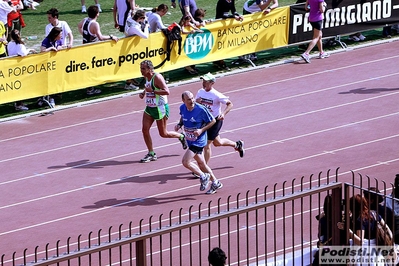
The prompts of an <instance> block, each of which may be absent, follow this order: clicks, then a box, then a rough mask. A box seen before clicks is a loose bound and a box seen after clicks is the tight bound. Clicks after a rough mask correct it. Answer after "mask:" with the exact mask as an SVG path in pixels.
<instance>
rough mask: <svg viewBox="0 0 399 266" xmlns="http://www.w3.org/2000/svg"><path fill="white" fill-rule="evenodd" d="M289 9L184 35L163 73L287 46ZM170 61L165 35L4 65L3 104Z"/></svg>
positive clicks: (1, 62) (0, 98)
mask: <svg viewBox="0 0 399 266" xmlns="http://www.w3.org/2000/svg"><path fill="white" fill-rule="evenodd" d="M288 12H289V8H288V7H286V8H278V9H275V10H273V12H271V13H270V14H268V15H263V14H262V13H261V12H259V13H256V14H251V15H246V16H245V17H244V20H243V21H242V22H240V21H236V20H234V19H227V20H218V21H214V22H213V23H210V24H207V25H206V27H203V28H202V29H203V31H204V32H203V33H194V34H187V35H185V34H183V42H182V52H181V54H180V55H179V54H177V51H178V47H177V46H178V44H177V42H176V43H175V44H174V46H173V49H172V53H171V60H170V61H167V62H166V63H165V64H164V65H163V66H162V67H161V68H159V69H157V71H158V72H165V71H170V70H174V69H177V68H182V67H184V66H187V65H193V64H201V63H206V62H212V61H216V60H221V59H225V58H231V57H236V56H239V55H243V54H247V53H252V52H256V51H262V50H267V49H271V48H277V47H281V46H285V45H287V42H288V35H287V29H288V23H289V21H288V14H289V13H288ZM164 58H166V39H165V37H164V35H163V33H161V32H158V33H152V34H150V37H149V38H148V39H142V38H140V37H137V36H135V37H129V38H122V39H120V40H119V41H118V42H117V43H115V42H114V41H104V42H98V43H93V44H88V45H81V46H76V47H73V48H71V49H68V50H61V51H58V52H46V53H40V54H35V55H29V56H26V57H10V58H6V59H3V60H0V65H1V68H0V104H1V103H7V102H13V101H17V100H23V99H29V98H34V97H40V96H43V95H51V94H55V93H62V92H66V91H71V90H77V89H83V88H87V87H90V86H95V85H99V84H104V83H110V82H117V81H121V80H125V79H131V78H136V77H139V76H141V73H140V66H139V65H140V62H141V61H143V60H151V61H152V62H153V64H154V66H156V65H158V64H160V63H161V62H162V60H163V59H164Z"/></svg>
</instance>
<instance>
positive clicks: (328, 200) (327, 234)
mask: <svg viewBox="0 0 399 266" xmlns="http://www.w3.org/2000/svg"><path fill="white" fill-rule="evenodd" d="M316 219H317V220H318V221H319V225H318V230H317V237H318V239H319V240H318V241H317V247H318V248H321V247H323V246H325V245H331V240H332V197H331V195H327V196H326V197H325V198H324V204H323V212H322V213H320V214H319V215H317V216H316ZM319 257H320V253H319V250H318V251H317V252H316V253H315V255H314V260H313V263H312V266H318V265H320V264H319Z"/></svg>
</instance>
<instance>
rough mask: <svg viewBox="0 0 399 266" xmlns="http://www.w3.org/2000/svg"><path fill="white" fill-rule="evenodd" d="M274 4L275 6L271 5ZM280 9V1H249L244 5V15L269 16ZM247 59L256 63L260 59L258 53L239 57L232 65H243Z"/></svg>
mask: <svg viewBox="0 0 399 266" xmlns="http://www.w3.org/2000/svg"><path fill="white" fill-rule="evenodd" d="M271 3H273V4H271ZM277 7H278V0H266V1H263V0H255V1H253V0H247V1H246V2H245V3H244V7H243V15H247V14H253V13H256V12H262V11H263V14H265V15H267V14H269V13H270V12H271V11H272V10H273V9H275V8H277ZM245 59H249V60H251V61H255V60H257V59H258V57H257V55H256V53H252V54H250V55H249V54H248V55H245V56H239V57H238V59H237V60H235V61H233V62H232V64H234V65H241V64H242V63H244V62H245Z"/></svg>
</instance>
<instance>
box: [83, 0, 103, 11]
mask: <svg viewBox="0 0 399 266" xmlns="http://www.w3.org/2000/svg"><path fill="white" fill-rule="evenodd" d="M80 2H81V4H82V13H86V12H87V11H86V4H85V2H86V0H80ZM94 3H95V4H96V6H97V7H98V12H100V13H101V12H103V11H102V10H101V7H100V4H99V3H98V0H94Z"/></svg>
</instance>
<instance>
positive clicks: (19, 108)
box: [14, 104, 29, 111]
mask: <svg viewBox="0 0 399 266" xmlns="http://www.w3.org/2000/svg"><path fill="white" fill-rule="evenodd" d="M14 107H15V111H28V110H29V108H28V107H26V106H25V105H23V104H20V105H17V104H14Z"/></svg>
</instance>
